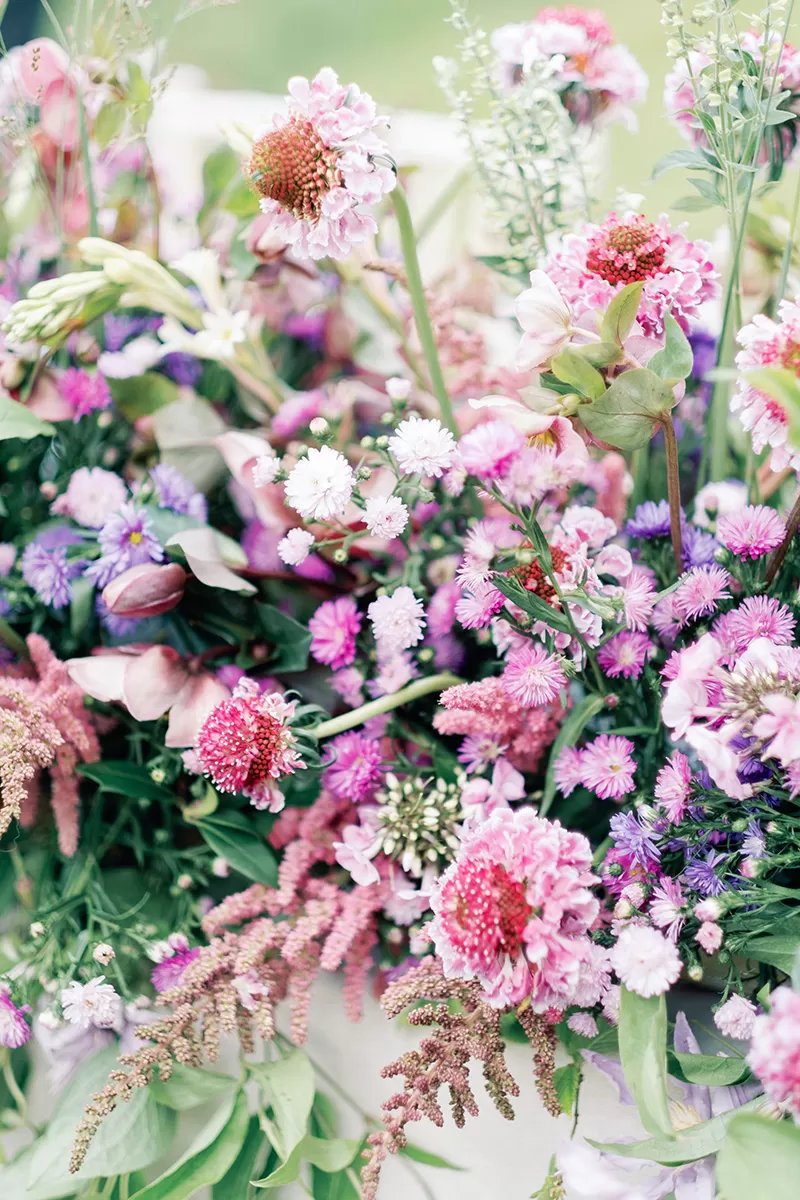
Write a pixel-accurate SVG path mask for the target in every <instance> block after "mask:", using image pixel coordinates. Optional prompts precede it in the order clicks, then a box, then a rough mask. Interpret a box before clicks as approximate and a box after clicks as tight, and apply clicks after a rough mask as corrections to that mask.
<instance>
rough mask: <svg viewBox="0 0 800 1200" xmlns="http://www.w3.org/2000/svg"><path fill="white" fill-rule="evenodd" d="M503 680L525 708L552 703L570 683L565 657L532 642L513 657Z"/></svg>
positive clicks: (512, 696) (514, 698)
mask: <svg viewBox="0 0 800 1200" xmlns="http://www.w3.org/2000/svg"><path fill="white" fill-rule="evenodd" d="M502 681H503V687H504V688H505V690H506V691H507V692H508V694H509V696H511V698H512V699H513V700H516V701H517V703H518V704H522V705H523V706H524V707H525V708H542V707H543V706H544V705H546V704H551V703H552V702H553V700H555V699H556V697H557V696H558V693H559V692H560V691H561V690H562V688H565V687H566V686H567V677H566V675H565V673H564V668H563V666H562V665H561V660H560V659H559V658H558V657H557V656H556V655H555V654H548V653H547V651H546V650H545V648H544V647H543V646H541V645H533V644H530V643H529V644H528V645H526V646H525V647H524V648H523V649H522V650H518V651H517V652H516V653H515V654H513V655H512V656H511V657H510V658H509V660H508V663H507V665H506V669H505V671H504V672H503V674H502Z"/></svg>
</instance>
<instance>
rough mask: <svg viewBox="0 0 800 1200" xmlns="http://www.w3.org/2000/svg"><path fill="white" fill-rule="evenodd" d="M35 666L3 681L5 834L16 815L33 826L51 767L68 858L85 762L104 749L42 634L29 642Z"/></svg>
mask: <svg viewBox="0 0 800 1200" xmlns="http://www.w3.org/2000/svg"><path fill="white" fill-rule="evenodd" d="M27 645H28V650H29V652H30V656H31V663H32V667H31V669H30V670H27V669H26V673H25V674H24V675H13V676H12V675H10V674H7V675H5V676H3V677H2V678H0V791H1V792H2V808H0V833H5V831H6V829H8V826H9V825H10V823H11V821H12V820H13V819H14V818H15V817H21V819H22V822H23V824H24V825H26V826H29V825H32V824H33V822H34V820H35V819H36V813H37V809H38V799H39V796H38V781H37V777H38V775H39V772H41V771H43V770H46V769H49V772H50V801H51V804H52V808H53V816H54V818H55V823H56V829H57V831H58V844H59V847H60V849H61V852H62V853H63V854H65V855H67V856H71V855H73V854H74V853H75V851H76V849H77V846H78V833H79V827H78V804H79V794H78V781H77V779H76V777H75V771H76V767H77V765H78V763H79V762H96V761H97V759H98V758H99V757H100V747H99V745H98V742H97V736H96V734H95V732H94V729H93V727H92V724H91V721H90V718H89V714H88V713H87V712H86V710H85V709H84V706H83V692H82V691H81V689H80V688H79V687H77V686H76V685H75V684H74V683H72V681H71V680H70V678H69V676H68V675H67V668H66V666H65V665H64V663H62V662H60V660H59V659H57V658H56V656H55V655H54V654H53V651H52V650H51V649H50V646H49V645H48V644H47V642H46V641H45V639H44V638H43V637H40V636H39V634H36V633H32V634H30V635H29V636H28V639H27Z"/></svg>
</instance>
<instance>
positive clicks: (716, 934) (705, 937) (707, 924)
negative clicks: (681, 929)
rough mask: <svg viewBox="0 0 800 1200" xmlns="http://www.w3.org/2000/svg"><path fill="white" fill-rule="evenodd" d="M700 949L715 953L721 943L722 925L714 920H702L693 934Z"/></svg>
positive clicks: (707, 952)
mask: <svg viewBox="0 0 800 1200" xmlns="http://www.w3.org/2000/svg"><path fill="white" fill-rule="evenodd" d="M694 940H695V941H696V942H697V944H698V946H699V947H700V949H701V950H705V952H706V954H716V953H717V951H718V950H719V948H720V946H721V945H722V927H721V926H720V925H717V923H716V921H704V922H703V924H702V925H701V926H700V928H699V929H698V931H697V933H696V934H695V935H694Z"/></svg>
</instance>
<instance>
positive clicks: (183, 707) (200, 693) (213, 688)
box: [165, 671, 231, 748]
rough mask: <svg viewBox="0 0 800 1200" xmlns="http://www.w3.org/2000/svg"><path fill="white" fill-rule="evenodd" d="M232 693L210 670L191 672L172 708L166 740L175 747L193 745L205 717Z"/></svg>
mask: <svg viewBox="0 0 800 1200" xmlns="http://www.w3.org/2000/svg"><path fill="white" fill-rule="evenodd" d="M230 694H231V693H230V691H229V689H228V688H226V687H225V684H224V683H220V681H219V680H218V679H215V678H214V676H213V675H211V674H209V672H208V671H204V672H203V674H202V675H190V676H189V678H188V679H187V680H186V682H185V684H184V685H183V687H182V688H181V690H180V692H179V693H178V696H177V698H176V699H175V701H174V703H173V705H172V708H171V710H170V714H169V725H168V726H167V736H166V738H165V741H166V744H167V745H168V746H170V747H173V748H176V747H180V746H193V745H194V744H195V742H196V741H197V735H198V733H199V732H200V729H201V726H202V725H203V723H204V721H205V719H206V717H207V716H208V715H209V713H210V712H211V710H212V709H214V708H216V707H217V705H218V704H221V703H222V701H223V700H227V699H228V698H229V697H230Z"/></svg>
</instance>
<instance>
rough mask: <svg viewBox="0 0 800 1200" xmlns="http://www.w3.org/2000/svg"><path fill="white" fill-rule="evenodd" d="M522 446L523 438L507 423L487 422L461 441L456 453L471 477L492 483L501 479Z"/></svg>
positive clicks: (523, 446)
mask: <svg viewBox="0 0 800 1200" xmlns="http://www.w3.org/2000/svg"><path fill="white" fill-rule="evenodd" d="M525 445H526V443H525V437H524V435H523V434H522V433H521V432H520V430H519V429H517V428H516V427H515V426H514V425H511V424H509V422H508V421H487V422H485V423H484V424H482V425H476V426H475V428H474V429H471V430H470V432H469V433H466V434H465V435H464V437H462V438H461V440H460V442H459V443H458V452H459V454H460V455H461V462H462V463H463V465H464V467H465V469H466V470H467V471H469V473H470V475H476V476H477V477H478V478H479V479H484V480H494V479H502V477H503V476H504V475H505V474H506V473H507V472H508V469H509V467H510V466H511V464H512V463H513V461H514V459H516V458H518V457H519V455H520V454H521V453H522V451H523V450H524V449H525Z"/></svg>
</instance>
